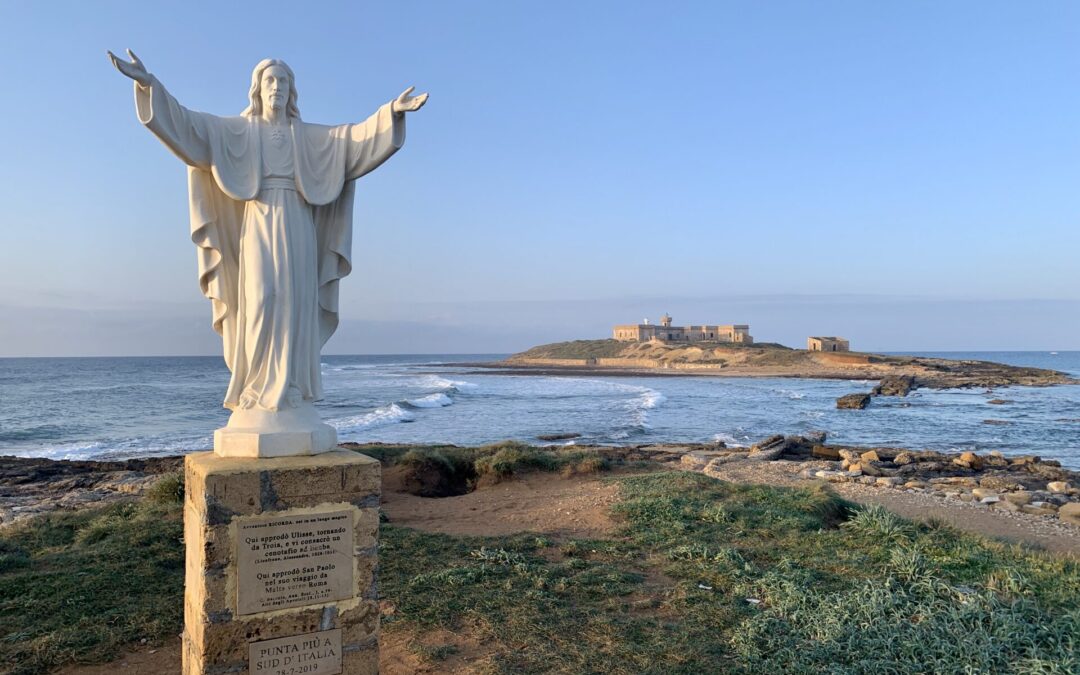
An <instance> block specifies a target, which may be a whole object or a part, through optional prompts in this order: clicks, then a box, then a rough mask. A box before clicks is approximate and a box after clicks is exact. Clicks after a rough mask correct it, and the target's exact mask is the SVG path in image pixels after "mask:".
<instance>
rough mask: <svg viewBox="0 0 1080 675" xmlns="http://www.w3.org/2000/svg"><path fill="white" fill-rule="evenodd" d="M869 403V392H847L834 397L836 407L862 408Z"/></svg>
mask: <svg viewBox="0 0 1080 675" xmlns="http://www.w3.org/2000/svg"><path fill="white" fill-rule="evenodd" d="M868 405H870V394H847V395H845V396H841V397H840V398H838V399H836V407H837V408H841V409H850V410H862V409H863V408H865V407H866V406H868Z"/></svg>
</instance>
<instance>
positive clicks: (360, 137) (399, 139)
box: [345, 103, 405, 180]
mask: <svg viewBox="0 0 1080 675" xmlns="http://www.w3.org/2000/svg"><path fill="white" fill-rule="evenodd" d="M391 105H392V104H390V103H387V104H386V105H384V106H382V107H381V108H379V109H378V110H377V111H376V112H375V114H374V115H372V116H371V117H369V118H367V119H366V120H364V121H363V122H361V123H360V124H352V125H349V129H348V135H349V156H348V157H347V158H346V160H345V180H355V179H357V178H359V177H360V176H363V175H364V174H366V173H368V172H370V171H373V170H375V169H376V168H378V166H379V165H380V164H382V163H383V162H385V161H386V160H388V159H390V156H391V155H393V154H394V153H395V152H397V151H398V150H400V149H401V146H403V145H405V115H404V114H401V115H395V114H394V113H393V112H392V111H391V109H390V106H391Z"/></svg>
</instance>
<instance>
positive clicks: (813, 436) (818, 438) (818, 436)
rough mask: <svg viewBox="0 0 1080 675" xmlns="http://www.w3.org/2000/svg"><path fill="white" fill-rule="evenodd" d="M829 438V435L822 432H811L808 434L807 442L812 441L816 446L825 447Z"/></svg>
mask: <svg viewBox="0 0 1080 675" xmlns="http://www.w3.org/2000/svg"><path fill="white" fill-rule="evenodd" d="M827 437H828V434H826V433H825V432H824V431H820V430H815V431H810V432H807V434H806V440H808V441H810V442H811V443H813V444H815V445H825V439H826V438H827Z"/></svg>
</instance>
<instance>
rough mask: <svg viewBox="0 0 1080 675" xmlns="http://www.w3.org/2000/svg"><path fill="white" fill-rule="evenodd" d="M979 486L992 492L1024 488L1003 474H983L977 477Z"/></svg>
mask: <svg viewBox="0 0 1080 675" xmlns="http://www.w3.org/2000/svg"><path fill="white" fill-rule="evenodd" d="M979 487H981V488H984V489H987V490H993V491H994V492H1014V491H1016V490H1023V489H1024V486H1023V485H1021V484H1020V483H1017V482H1016V481H1015V480H1013V479H1012V478H1006V477H1005V476H983V477H982V478H980V479H979Z"/></svg>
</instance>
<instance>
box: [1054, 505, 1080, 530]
mask: <svg viewBox="0 0 1080 675" xmlns="http://www.w3.org/2000/svg"><path fill="white" fill-rule="evenodd" d="M1057 514H1058V518H1061V519H1062V520H1063V521H1065V522H1066V523H1070V524H1072V525H1080V503H1077V502H1069V503H1068V504H1065V505H1064V506H1062V507H1061V508H1060V509H1058V512H1057Z"/></svg>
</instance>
